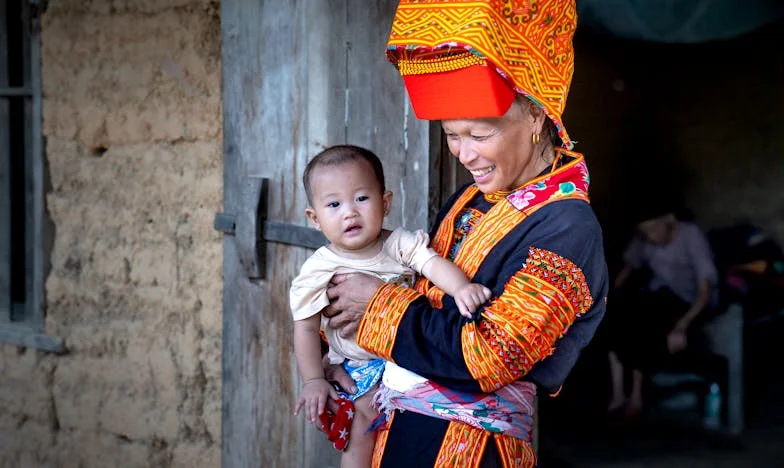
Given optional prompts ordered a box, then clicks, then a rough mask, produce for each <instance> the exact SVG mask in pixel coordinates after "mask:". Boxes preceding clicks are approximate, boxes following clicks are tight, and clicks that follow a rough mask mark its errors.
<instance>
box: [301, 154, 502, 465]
mask: <svg viewBox="0 0 784 468" xmlns="http://www.w3.org/2000/svg"><path fill="white" fill-rule="evenodd" d="M302 181H303V183H304V185H305V192H306V194H307V197H308V203H309V208H307V209H306V210H305V214H306V215H307V217H308V220H309V221H310V223H311V224H312V225H313V226H314V227H315V228H316V229H318V230H320V231H321V232H322V233H324V236H325V237H326V238H327V240H328V241H329V245H327V246H325V247H321V248H320V249H318V250H317V251H316V252H315V253H314V254H313V255H312V256H311V257H310V258H309V259H308V260H307V261H306V262H305V263H304V265H303V266H302V269H301V271H300V274H299V275H298V276H297V277H296V278H295V279H294V281H293V283H292V285H291V291H290V304H291V310H292V314H293V316H294V351H295V355H296V358H297V364H298V366H299V371H300V374H301V376H302V380H303V382H304V386H303V388H302V393H301V394H300V398H299V401H298V402H297V405H296V408H295V410H294V414H295V415H296V414H299V412H300V411H301V410H302V409H303V408H304V409H305V411H306V414H307V419H308V421H309V422H310V423H315V422H316V421H317V420H318V419H320V417H321V416H322V414H323V413H324V409H325V407H326V403H327V399H328V398H330V397H331V398H333V399H335V400H339V396H338V393H337V392H336V390H335V389H334V388H333V387H332V385H331V384H330V383H329V382H327V380H326V379H325V377H324V369H323V366H322V352H321V337H320V331H322V330H323V332H324V334H325V337H326V339H327V342H328V343H329V352H328V357H329V361H330V363H332V364H343V367H344V368H345V369H346V370H347V371H348V372H349V375H351V377H352V378H353V379H354V380H355V381H356V383H357V388H358V389H359V391H358V392H357V393H356V394H354V395H346V394H342V393H341V396H342V397H343V398H348V399H351V400H353V401H354V402H355V404H356V405H355V411H356V413H355V414H354V413H353V411H351V410H349V411H348V418H349V419H351V418H352V417H353V424H352V425H353V428H354V430H353V431H351V432H350V434H341V435H347V437H348V438H350V441H349V440H345V441H340V440H338V441H335V446H336V448H339V449H342V448H344V447H345V451H344V452H343V459H342V461H341V466H342V467H367V466H370V462H371V458H372V453H373V444H374V435H373V433H372V432H369V431H368V430H367V429H368V428H369V425H370V423H371V422H372V421H373V419H374V418H375V417H376V415H377V414H376V411H375V410H374V409H373V408H372V405H371V402H372V399H373V394H374V392H375V390H376V388H377V384H378V381H379V379H380V377H381V375H382V373H383V370H384V361H383V360H381V359H379V358H378V357H377V356H374V355H373V354H370V353H368V352H367V351H365V350H363V349H362V348H360V347H359V346H358V345H357V344H356V342H355V340H354V337H351V338H349V339H346V338H342V337H340V336H339V335H338V334H337V332H336V331H335V330H333V329H330V328H328V327H326V326H325V323H324V322H325V319H324V318H323V317H322V315H321V314H320V312H321V311H322V309H324V307H326V306H327V305H328V304H329V299H328V298H327V292H326V291H327V287H328V284H329V282H330V279H331V278H332V276H333V275H334V274H337V273H348V272H362V273H367V274H370V275H374V276H376V277H378V278H380V279H381V280H383V281H386V282H396V283H397V284H405V285H408V286H410V287H413V284H414V277H415V274H416V273H419V274H422V275H424V276H425V277H427V278H428V279H429V280H430V281H432V282H433V284H435V285H436V286H437V287H439V288H441V289H443V290H444V292H446V293H447V294H449V295H450V296H452V297H453V298H454V300H455V303H456V304H457V306H458V309H459V310H460V313H461V314H462V315H464V316H466V317H471V314H472V313H473V312H474V311H475V310H476V309H477V308H478V307H479V306H480V305H482V304H483V303H484V302H486V301H487V300H488V299H490V290H489V289H487V288H486V287H484V286H482V285H479V284H473V283H470V282H469V281H468V279H466V277H465V274H463V272H462V271H461V270H460V269H459V268H458V267H457V266H455V265H454V264H453V263H451V262H449V261H448V260H446V259H444V258H442V257H440V256H439V255H438V254H437V253H436V252H435V251H434V250H432V249H430V248H429V247H428V244H429V238H428V236H427V234H425V233H424V232H422V231H416V232H409V231H406V230H404V229H402V228H398V229H395V230H394V231H392V232H390V231H388V230H385V229H382V224H383V221H384V217H385V216H386V215H387V214H388V213H389V209H390V207H391V205H392V192H389V191H386V190H385V187H384V172H383V168H382V166H381V161H379V159H378V157H377V156H376V155H375V154H374V153H373V152H371V151H369V150H367V149H364V148H360V147H357V146H349V145H344V146H333V147H331V148H328V149H326V150H324V151H322V152H321V153H319V154H318V155H317V156H316V157H315V158H313V159H312V160H311V161H310V162H309V163H308V165H307V167H306V168H305V173H304V174H303V177H302ZM331 440H332V439H331ZM346 443H347V445H345V444H346Z"/></svg>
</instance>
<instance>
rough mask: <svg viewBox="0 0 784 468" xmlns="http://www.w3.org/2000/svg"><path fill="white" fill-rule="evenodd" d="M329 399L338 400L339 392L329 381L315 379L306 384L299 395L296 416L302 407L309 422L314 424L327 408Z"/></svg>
mask: <svg viewBox="0 0 784 468" xmlns="http://www.w3.org/2000/svg"><path fill="white" fill-rule="evenodd" d="M327 398H332V399H333V400H337V399H338V392H336V391H335V389H334V388H333V387H332V385H330V384H329V382H327V379H313V380H309V381H307V382H305V386H304V387H302V392H301V393H300V394H299V401H298V402H297V407H296V408H294V416H297V415H298V414H299V411H300V410H301V409H302V407H303V406H304V407H305V410H306V411H307V413H308V422H309V423H311V424H312V423H314V422H316V420H317V419H318V417H319V416H320V415H321V413H323V412H324V408H325V407H326V406H327Z"/></svg>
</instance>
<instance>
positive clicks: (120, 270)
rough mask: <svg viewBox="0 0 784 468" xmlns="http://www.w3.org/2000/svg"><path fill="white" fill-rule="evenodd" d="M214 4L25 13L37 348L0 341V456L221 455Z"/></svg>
mask: <svg viewBox="0 0 784 468" xmlns="http://www.w3.org/2000/svg"><path fill="white" fill-rule="evenodd" d="M219 10H220V8H219V5H218V3H217V2H216V1H208V0H177V1H166V2H159V1H156V0H137V1H130V0H127V1H120V0H114V1H109V0H106V1H104V0H92V1H89V0H82V1H79V0H58V1H53V2H49V6H48V9H47V10H46V12H45V13H44V15H43V17H42V36H41V40H42V78H43V95H44V103H43V113H44V122H43V131H44V135H45V137H46V157H47V161H48V165H49V174H50V179H51V189H50V191H49V192H48V194H47V198H46V206H47V210H48V213H49V216H50V217H51V220H52V223H53V225H54V245H53V248H52V252H51V271H50V274H49V276H48V278H47V281H46V303H47V319H46V332H47V333H48V334H52V335H57V336H60V337H62V338H64V340H65V343H66V346H67V347H68V350H69V352H68V354H66V355H64V356H53V355H49V354H45V353H41V352H38V351H35V350H31V349H22V348H16V347H13V346H9V345H0V373H1V374H2V376H3V378H2V379H0V467H14V468H16V467H39V466H40V467H49V466H52V467H54V466H57V467H59V466H63V467H105V466H122V467H156V466H188V467H196V466H198V467H202V466H203V467H212V466H219V465H220V412H221V411H220V410H221V396H220V391H221V389H220V379H221V375H220V369H221V367H220V348H221V313H220V311H221V265H222V259H221V237H220V236H219V235H218V234H217V233H215V232H214V231H213V230H212V217H213V215H214V213H215V212H216V211H220V206H221V193H222V177H223V176H222V134H221V106H220V20H219Z"/></svg>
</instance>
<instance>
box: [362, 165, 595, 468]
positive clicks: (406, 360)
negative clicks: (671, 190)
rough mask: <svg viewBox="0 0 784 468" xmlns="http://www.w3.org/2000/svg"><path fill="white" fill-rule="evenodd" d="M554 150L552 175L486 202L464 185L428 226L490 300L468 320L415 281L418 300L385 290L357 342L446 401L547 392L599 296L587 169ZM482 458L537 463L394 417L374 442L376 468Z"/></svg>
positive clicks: (467, 435) (435, 423)
mask: <svg viewBox="0 0 784 468" xmlns="http://www.w3.org/2000/svg"><path fill="white" fill-rule="evenodd" d="M558 151H559V156H558V157H557V158H556V163H557V164H556V165H555V166H556V168H555V169H554V170H552V171H551V172H549V173H547V174H544V175H542V176H540V177H539V178H537V179H535V180H533V181H531V182H530V183H529V184H528V185H526V186H525V187H522V188H521V189H519V190H516V191H514V192H512V193H510V194H504V195H502V196H501V197H497V196H496V197H495V198H500V200H495V199H494V197H493V194H491V195H483V194H482V193H481V192H479V190H478V189H477V187H476V186H474V185H469V186H467V187H464V188H463V189H462V190H460V191H459V192H458V193H456V194H455V195H453V196H452V198H451V199H450V200H449V201H448V202H447V203H446V205H445V207H444V208H443V209H442V211H441V213H440V214H439V216H438V218H437V220H436V225H435V226H436V229H435V231H434V232H433V233H432V235H431V238H432V242H431V246H432V247H433V248H434V249H435V250H436V252H438V253H439V254H440V255H442V256H444V257H446V258H450V259H452V260H453V261H454V262H455V263H456V264H457V265H458V266H460V268H461V269H462V270H463V271H464V272H465V273H466V275H467V276H468V277H469V279H471V280H472V281H474V282H478V283H481V284H484V285H485V286H487V287H488V288H490V289H491V290H492V292H493V298H492V299H491V300H490V301H489V302H488V303H487V304H485V306H484V307H482V308H481V309H480V310H479V311H477V314H476V316H475V319H474V320H469V319H466V318H464V317H462V316H461V315H460V314H459V313H458V311H457V307H456V305H455V302H454V300H453V299H452V298H451V297H449V296H446V295H445V294H444V292H443V291H441V290H439V289H438V288H436V287H435V286H433V285H432V283H430V282H429V281H427V280H426V279H424V278H422V279H420V280H419V281H418V283H417V285H416V289H409V288H406V287H401V286H395V285H391V284H387V285H384V286H382V287H381V288H379V289H378V290H377V291H376V294H375V295H374V296H373V298H372V299H371V301H370V303H369V305H368V307H367V310H366V311H365V315H364V317H363V319H362V322H361V323H360V326H359V329H358V331H357V343H358V344H359V345H360V346H362V347H363V348H365V349H367V350H368V351H370V352H372V353H374V354H377V355H379V356H382V357H384V358H385V359H387V360H390V361H393V362H395V363H397V364H398V365H400V366H401V367H404V368H406V369H409V370H411V371H413V372H416V373H418V374H420V375H422V376H424V377H427V378H428V379H431V380H433V381H434V382H437V383H439V384H441V385H444V386H446V387H449V388H452V389H455V390H462V391H470V392H480V391H481V392H492V391H493V390H494V389H498V388H500V387H501V386H504V385H506V384H508V383H510V382H514V381H516V380H519V379H524V380H529V381H532V382H534V383H536V384H537V385H538V387H540V388H542V389H544V390H545V391H547V392H550V393H553V392H557V391H558V390H559V389H560V387H561V385H562V384H563V382H564V380H565V378H566V376H567V375H568V374H569V372H570V371H571V369H572V367H573V366H574V364H575V362H576V361H577V358H578V357H579V354H580V351H581V350H582V349H583V348H584V347H585V345H586V344H587V343H588V342H589V341H590V339H591V338H592V337H593V334H594V332H595V330H596V327H597V326H598V324H599V322H600V320H601V318H602V316H603V314H604V309H605V297H606V294H607V288H608V276H607V268H606V264H605V259H604V251H603V245H602V236H601V229H600V227H599V223H598V221H597V220H596V217H595V215H594V213H593V211H592V209H591V208H590V205H589V204H588V193H587V191H588V182H589V180H588V171H587V169H586V166H585V162H584V161H583V158H582V156H581V155H579V154H578V153H573V152H570V151H566V150H558ZM559 164H560V166H559ZM495 195H497V194H495ZM493 439H494V440H495V443H490V444H488V442H489V441H491V440H493ZM487 447H492V448H491V449H490V450H488V451H487V453H486V450H485V449H486V448H487ZM483 456H487V457H491V458H492V459H494V460H496V461H497V462H498V466H504V467H516V466H533V465H534V464H535V455H534V453H533V451H532V449H531V447H530V446H529V444H528V442H526V441H524V440H520V439H513V438H510V437H505V436H500V435H497V434H495V435H493V434H491V433H490V432H487V431H482V430H479V429H475V428H472V427H469V426H466V425H463V424H459V423H455V422H452V423H450V422H447V421H444V420H440V419H435V418H429V417H427V416H422V415H419V414H415V413H412V412H403V413H396V414H395V415H394V417H393V418H392V420H391V421H390V424H389V430H387V431H383V432H382V433H381V434H380V435H379V437H378V440H377V443H376V454H375V455H374V466H407V467H408V468H414V467H419V466H422V467H433V466H436V467H447V466H466V467H475V466H479V465H478V464H479V462H480V459H481V458H482V457H483ZM493 457H495V458H493Z"/></svg>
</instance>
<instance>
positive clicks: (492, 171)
mask: <svg viewBox="0 0 784 468" xmlns="http://www.w3.org/2000/svg"><path fill="white" fill-rule="evenodd" d="M545 118H546V117H545V115H544V112H541V111H539V110H538V108H537V109H533V108H532V106H531V105H529V104H528V103H527V102H525V101H524V102H520V100H515V102H514V103H513V104H512V106H511V107H510V108H509V110H508V111H507V112H506V114H505V115H504V116H503V117H495V118H485V119H458V120H443V121H442V122H441V126H442V128H443V129H444V133H445V134H446V139H447V144H448V145H449V151H450V152H451V153H452V155H454V156H455V157H456V158H457V159H459V160H460V163H461V164H462V165H463V166H464V167H465V168H466V169H467V170H468V171H469V172H470V173H471V175H472V176H473V177H474V182H476V185H477V186H478V187H479V190H481V191H482V192H483V193H493V192H498V191H510V190H514V189H516V188H518V187H520V186H521V185H523V184H524V183H526V182H528V181H529V180H531V179H533V178H534V177H536V176H537V175H538V174H539V173H540V172H541V171H542V170H544V169H545V168H546V167H547V166H548V164H549V163H548V162H547V161H545V160H544V159H543V158H541V157H539V152H538V151H537V152H535V151H534V149H535V148H534V145H533V143H532V141H531V136H532V135H533V134H534V133H541V131H542V128H543V126H544V119H545ZM542 138H545V137H544V136H543V137H542Z"/></svg>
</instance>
